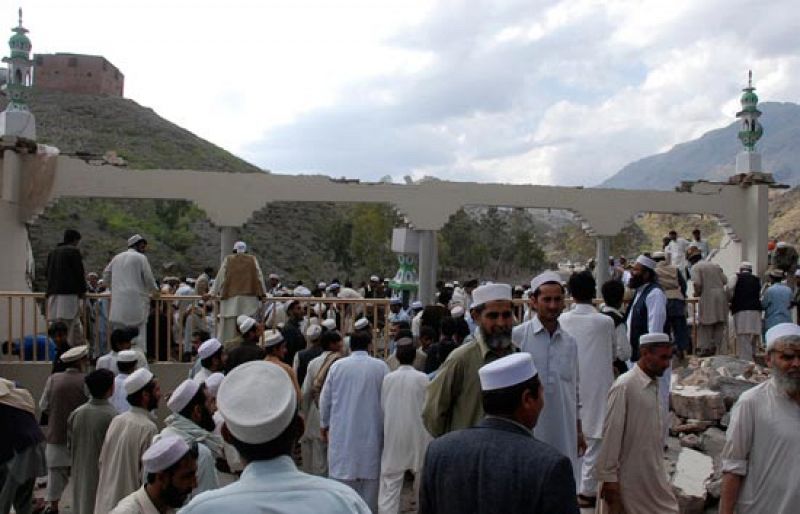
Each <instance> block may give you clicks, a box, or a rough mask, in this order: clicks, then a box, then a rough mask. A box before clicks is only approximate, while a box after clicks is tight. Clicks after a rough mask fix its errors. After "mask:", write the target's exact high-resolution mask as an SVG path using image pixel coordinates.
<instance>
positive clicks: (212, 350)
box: [192, 338, 226, 384]
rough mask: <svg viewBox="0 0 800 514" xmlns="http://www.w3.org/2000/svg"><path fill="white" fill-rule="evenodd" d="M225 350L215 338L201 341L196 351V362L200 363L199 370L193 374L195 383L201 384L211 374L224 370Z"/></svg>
mask: <svg viewBox="0 0 800 514" xmlns="http://www.w3.org/2000/svg"><path fill="white" fill-rule="evenodd" d="M225 356H226V354H225V348H223V347H222V343H220V342H219V340H218V339H216V338H211V339H209V340H207V341H203V344H201V345H200V347H199V348H198V349H197V360H198V362H200V370H199V371H198V372H197V373H195V375H194V377H192V378H193V379H194V381H195V382H197V383H199V384H202V383H203V381H204V380H205V379H206V378H208V377H209V376H211V374H212V373H216V372H218V371H222V370H223V369H225Z"/></svg>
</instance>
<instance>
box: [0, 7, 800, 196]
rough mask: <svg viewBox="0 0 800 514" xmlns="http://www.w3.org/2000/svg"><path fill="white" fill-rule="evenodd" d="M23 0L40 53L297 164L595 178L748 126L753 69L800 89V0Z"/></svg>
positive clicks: (199, 127) (773, 89)
mask: <svg viewBox="0 0 800 514" xmlns="http://www.w3.org/2000/svg"><path fill="white" fill-rule="evenodd" d="M20 2H21V5H22V6H23V8H24V10H25V20H24V21H25V26H26V27H27V28H28V29H30V30H31V33H30V37H31V39H32V41H33V47H34V53H37V52H38V53H51V52H76V53H87V54H100V55H104V56H105V57H107V58H108V59H109V60H110V61H111V62H112V63H114V64H115V65H116V66H118V67H119V68H120V69H121V71H122V72H123V73H124V74H125V96H127V97H128V98H131V99H133V100H135V101H136V102H138V103H140V104H142V105H144V106H147V107H151V108H153V109H154V110H155V111H156V112H157V113H158V114H160V115H161V116H164V117H165V118H167V119H169V120H170V121H172V122H174V123H177V124H179V125H181V126H183V127H185V128H187V129H189V130H191V131H192V132H195V133H196V134H198V135H200V136H201V137H204V138H206V139H208V140H210V141H212V142H214V143H216V144H218V145H220V146H222V147H224V148H226V149H227V150H230V151H231V152H233V153H235V154H237V155H239V156H241V157H243V158H245V159H247V160H249V161H250V162H252V163H254V164H256V165H258V166H261V167H263V168H266V169H270V170H272V171H274V172H280V173H324V174H328V175H332V176H336V177H339V176H347V177H352V178H361V179H365V180H377V179H379V178H381V177H383V176H385V175H391V176H392V177H393V178H394V179H395V181H402V177H403V176H404V175H411V176H413V177H414V178H419V177H422V176H425V175H432V176H436V177H439V178H441V179H448V180H458V181H479V182H510V183H534V184H556V185H587V186H589V185H594V184H597V183H598V182H600V181H602V180H603V179H605V178H607V177H609V176H610V175H612V174H614V173H615V172H616V171H618V170H619V169H620V168H621V167H622V166H623V165H625V164H627V163H628V162H631V161H632V160H635V159H638V158H641V157H645V156H647V155H650V154H652V153H655V152H659V151H665V150H667V149H669V148H670V147H671V146H672V145H674V144H675V143H678V142H681V141H685V140H688V139H691V138H694V137H697V136H699V135H701V134H702V133H703V132H705V131H707V130H710V129H713V128H717V127H721V126H723V125H726V124H728V123H730V122H731V121H733V120H734V114H735V112H736V110H737V107H738V96H739V94H740V89H741V87H743V85H744V83H745V82H746V74H747V70H748V68H752V69H753V72H754V77H755V82H756V86H757V87H758V91H757V92H758V93H759V95H760V97H761V99H762V100H774V101H793V102H797V101H798V100H800V37H798V34H800V16H798V15H797V12H798V11H797V9H798V7H797V0H771V1H770V2H762V1H755V0H754V1H745V0H669V1H666V0H652V1H650V0H645V1H633V0H593V1H589V0H570V1H555V0H554V1H545V0H521V1H516V0H514V1H500V0H491V1H483V0H464V1H438V2H434V1H428V0H397V1H395V0H364V1H351V2H340V1H337V0H327V1H326V0H286V1H273V0H253V1H251V2H245V1H241V0H226V1H213V2H212V1H207V0H186V1H183V0H181V1H178V0H161V1H152V0H136V1H127V0H113V1H109V0H97V1H86V0H70V1H64V0H55V1H54V0H48V1H45V0H42V1H36V0H20ZM20 2H8V1H5V0H4V1H3V3H2V5H3V6H4V8H3V11H2V12H0V15H2V16H3V17H4V19H5V20H7V21H6V22H5V24H6V26H7V27H8V28H11V27H12V26H14V25H16V8H17V5H19V3H20ZM0 26H2V25H0ZM8 35H10V32H8ZM764 125H765V126H767V127H768V125H769V121H768V120H764Z"/></svg>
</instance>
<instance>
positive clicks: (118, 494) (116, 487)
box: [94, 369, 161, 514]
mask: <svg viewBox="0 0 800 514" xmlns="http://www.w3.org/2000/svg"><path fill="white" fill-rule="evenodd" d="M124 386H125V392H127V393H128V401H129V402H130V404H131V410H129V411H127V412H125V413H123V414H120V415H119V416H116V417H115V418H114V419H113V420H112V421H111V424H110V425H109V426H108V432H106V438H105V441H103V449H102V450H100V459H99V465H100V481H99V482H98V484H97V498H96V499H95V504H94V511H95V514H108V513H109V512H111V510H112V509H113V508H114V506H115V505H117V503H118V502H119V501H120V500H121V499H123V498H125V497H126V496H128V495H129V494H131V493H132V492H134V491H136V490H137V489H139V488H140V487H141V485H142V477H143V475H142V462H141V459H142V455H143V454H144V452H145V451H146V450H147V448H149V447H150V444H151V443H152V441H153V437H155V435H156V434H157V433H158V428H157V427H156V424H155V423H154V422H153V420H152V418H151V414H150V413H151V412H152V411H153V410H155V409H156V408H157V407H158V401H159V400H160V399H161V389H160V388H159V385H158V380H157V379H156V378H155V377H154V376H153V373H151V372H150V371H149V370H146V369H138V370H136V371H135V372H134V373H132V374H131V376H129V377H128V378H127V379H126V380H125V384H124Z"/></svg>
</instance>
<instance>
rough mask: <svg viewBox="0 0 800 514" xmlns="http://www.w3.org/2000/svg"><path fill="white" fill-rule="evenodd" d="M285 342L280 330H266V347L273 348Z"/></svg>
mask: <svg viewBox="0 0 800 514" xmlns="http://www.w3.org/2000/svg"><path fill="white" fill-rule="evenodd" d="M282 342H283V334H281V331H280V330H266V331H265V332H264V346H266V347H267V348H271V347H273V346H277V345H279V344H281V343H282Z"/></svg>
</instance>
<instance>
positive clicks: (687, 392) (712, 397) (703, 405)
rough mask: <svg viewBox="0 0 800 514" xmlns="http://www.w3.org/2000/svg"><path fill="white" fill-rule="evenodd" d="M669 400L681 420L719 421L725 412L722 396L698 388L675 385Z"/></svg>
mask: <svg viewBox="0 0 800 514" xmlns="http://www.w3.org/2000/svg"><path fill="white" fill-rule="evenodd" d="M670 400H671V403H672V409H673V410H674V411H675V414H677V415H678V416H680V417H682V418H690V419H699V420H704V421H719V420H720V418H722V416H724V415H725V412H726V410H725V402H724V400H723V399H722V395H721V394H720V393H718V392H716V391H711V390H710V389H707V388H703V387H700V386H691V385H689V386H681V385H676V386H674V387H673V388H672V395H671V399H670Z"/></svg>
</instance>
